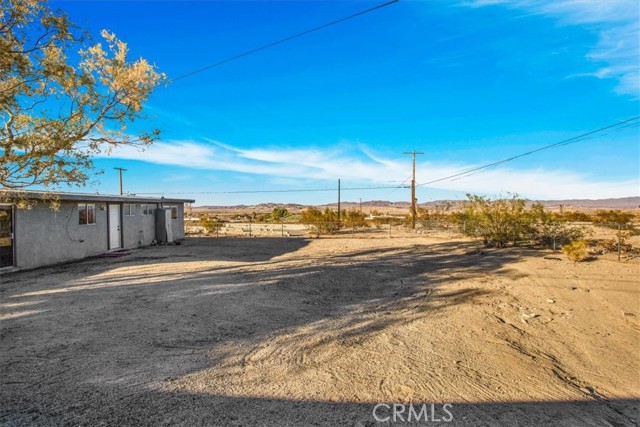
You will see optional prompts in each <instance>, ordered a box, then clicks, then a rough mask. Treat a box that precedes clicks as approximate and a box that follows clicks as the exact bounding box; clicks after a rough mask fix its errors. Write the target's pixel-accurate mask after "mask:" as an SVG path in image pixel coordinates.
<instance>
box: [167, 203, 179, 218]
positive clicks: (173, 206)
mask: <svg viewBox="0 0 640 427" xmlns="http://www.w3.org/2000/svg"><path fill="white" fill-rule="evenodd" d="M167 207H168V208H169V209H171V219H172V220H173V221H176V220H178V206H176V205H170V206H167ZM174 212H175V213H176V216H175V218H174V217H173V213H174Z"/></svg>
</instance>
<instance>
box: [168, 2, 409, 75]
mask: <svg viewBox="0 0 640 427" xmlns="http://www.w3.org/2000/svg"><path fill="white" fill-rule="evenodd" d="M398 1H400V0H391V1H388V2H386V3H382V4H379V5H377V6H373V7H370V8H368V9H365V10H361V11H360V12H356V13H354V14H351V15H348V16H345V17H343V18H339V19H336V20H334V21H331V22H327V23H326V24H322V25H318V26H316V27H313V28H309V29H308V30H304V31H301V32H299V33H296V34H292V35H290V36H287V37H285V38H283V39H280V40H276V41H274V42H271V43H267V44H265V45H262V46H259V47H256V48H253V49H250V50H247V51H245V52H242V53H239V54H237V55H234V56H231V57H229V58H226V59H223V60H221V61H218V62H214V63H213V64H210V65H206V66H204V67H201V68H198V69H196V70H193V71H189V72H188V73H185V74H182V75H180V76H178V77H176V78H173V79H169V83H173V82H176V81H178V80H182V79H186V78H187V77H191V76H193V75H194V74H199V73H202V72H203V71H207V70H210V69H211V68H215V67H219V66H220V65H223V64H226V63H228V62H231V61H235V60H236V59H240V58H242V57H245V56H248V55H251V54H254V53H256V52H259V51H261V50H265V49H269V48H271V47H274V46H277V45H279V44H282V43H285V42H288V41H290V40H293V39H296V38H298V37H302V36H306V35H307V34H310V33H313V32H315V31H319V30H322V29H324V28H327V27H331V26H332V25H336V24H340V23H342V22H344V21H348V20H350V19H353V18H356V17H358V16H361V15H364V14H367V13H369V12H373V11H374V10H377V9H382V8H383V7H386V6H389V5H391V4H393V3H397V2H398Z"/></svg>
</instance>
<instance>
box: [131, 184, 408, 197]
mask: <svg viewBox="0 0 640 427" xmlns="http://www.w3.org/2000/svg"><path fill="white" fill-rule="evenodd" d="M391 188H410V187H409V186H408V185H405V186H402V185H400V186H397V185H396V186H390V185H385V186H380V187H342V188H340V191H354V190H388V189H391ZM337 190H338V189H337V188H300V189H288V190H239V191H191V192H190V191H187V192H184V191H180V192H166V191H165V192H160V191H156V192H150V193H136V192H132V193H131V194H132V195H138V194H178V195H183V194H259V193H307V192H318V191H337Z"/></svg>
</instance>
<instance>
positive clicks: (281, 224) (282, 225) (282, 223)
mask: <svg viewBox="0 0 640 427" xmlns="http://www.w3.org/2000/svg"><path fill="white" fill-rule="evenodd" d="M280 227H281V228H282V230H281V231H282V237H284V220H280Z"/></svg>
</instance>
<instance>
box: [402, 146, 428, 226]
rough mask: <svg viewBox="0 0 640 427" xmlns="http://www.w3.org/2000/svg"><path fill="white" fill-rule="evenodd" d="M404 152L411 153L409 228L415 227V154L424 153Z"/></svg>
mask: <svg viewBox="0 0 640 427" xmlns="http://www.w3.org/2000/svg"><path fill="white" fill-rule="evenodd" d="M404 154H411V164H412V166H411V229H415V228H416V154H424V153H423V152H420V151H415V150H413V151H409V152H406V151H405V152H404Z"/></svg>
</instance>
